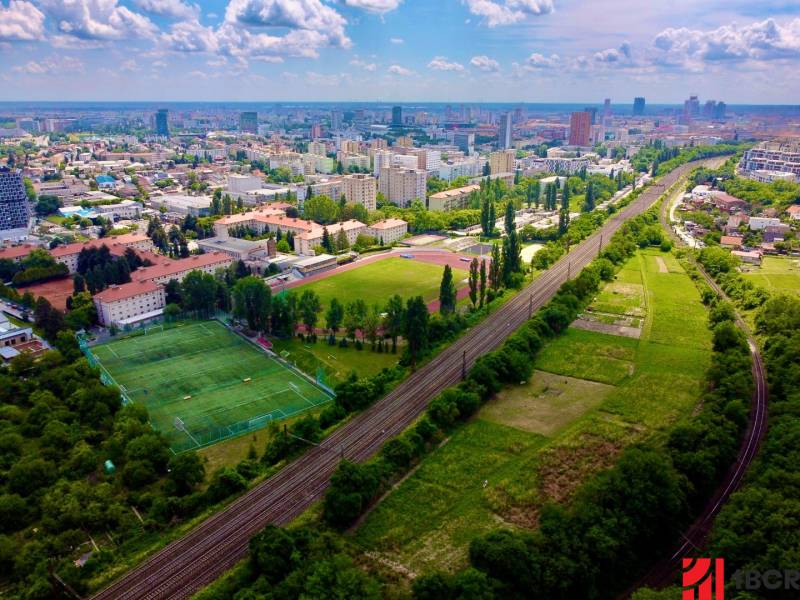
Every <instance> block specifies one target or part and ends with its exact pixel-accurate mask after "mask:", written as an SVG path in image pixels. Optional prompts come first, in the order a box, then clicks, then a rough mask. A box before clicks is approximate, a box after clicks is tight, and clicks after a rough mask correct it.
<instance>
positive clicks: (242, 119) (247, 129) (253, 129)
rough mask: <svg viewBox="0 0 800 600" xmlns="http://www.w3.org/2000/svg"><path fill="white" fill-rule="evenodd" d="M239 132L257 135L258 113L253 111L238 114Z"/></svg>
mask: <svg viewBox="0 0 800 600" xmlns="http://www.w3.org/2000/svg"><path fill="white" fill-rule="evenodd" d="M239 131H241V132H242V133H253V134H258V113H257V112H255V111H248V112H243V113H239Z"/></svg>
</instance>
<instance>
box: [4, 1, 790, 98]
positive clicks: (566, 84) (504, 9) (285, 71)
mask: <svg viewBox="0 0 800 600" xmlns="http://www.w3.org/2000/svg"><path fill="white" fill-rule="evenodd" d="M0 64H2V65H3V67H2V70H1V71H0V100H25V99H30V100H58V99H64V100H259V101H270V100H381V101H388V100H394V101H414V100H432V101H452V102H461V101H510V102H519V101H527V102H556V101H564V102H568V101H587V102H588V101H594V102H597V101H601V100H602V98H605V97H610V98H612V100H614V101H616V102H629V101H630V99H631V98H632V97H633V96H636V95H644V96H647V98H648V100H649V101H650V102H677V101H681V100H682V99H684V98H685V97H687V96H688V95H689V94H690V93H694V94H699V95H700V96H701V98H702V99H707V98H715V99H723V100H726V101H727V102H728V103H781V104H798V103H799V102H800V101H799V100H798V98H800V69H799V68H798V67H800V2H797V1H795V2H790V1H786V0H759V1H752V0H747V1H744V0H726V1H722V0H705V1H704V2H699V1H697V0H670V1H669V2H651V1H649V0H647V1H644V2H642V1H641V0H640V1H638V2H635V1H629V0H604V1H596V0H591V1H589V0H209V1H195V2H192V1H191V0H0Z"/></svg>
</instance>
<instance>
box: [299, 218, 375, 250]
mask: <svg viewBox="0 0 800 600" xmlns="http://www.w3.org/2000/svg"><path fill="white" fill-rule="evenodd" d="M308 222H310V221H308ZM313 225H314V227H313V228H311V229H309V230H308V231H305V232H303V233H300V234H298V235H296V236H295V237H294V251H295V252H297V253H298V254H301V255H305V256H313V255H315V254H316V250H315V249H316V248H317V247H318V246H322V238H323V237H324V235H325V229H327V230H328V235H329V236H330V238H331V239H332V240H334V241H335V240H336V237H337V236H338V235H339V232H340V231H344V232H345V235H346V236H347V243H348V244H349V245H350V246H352V245H353V244H355V243H356V240H357V239H358V236H359V235H360V234H362V233H366V231H367V226H366V225H364V223H362V222H361V221H356V220H355V219H350V220H349V221H344V222H342V223H334V224H333V225H327V226H325V227H323V226H322V225H318V224H317V223H313Z"/></svg>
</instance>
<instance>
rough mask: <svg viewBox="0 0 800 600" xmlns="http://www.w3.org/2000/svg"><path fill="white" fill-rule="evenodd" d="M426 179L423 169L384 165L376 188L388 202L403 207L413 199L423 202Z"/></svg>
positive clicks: (408, 204)
mask: <svg viewBox="0 0 800 600" xmlns="http://www.w3.org/2000/svg"><path fill="white" fill-rule="evenodd" d="M427 181H428V177H427V173H426V172H425V171H420V170H419V169H404V168H402V167H388V166H386V167H383V168H382V169H381V176H380V179H379V180H378V188H379V191H380V192H381V194H383V195H384V197H385V198H386V199H387V200H388V201H389V202H392V203H393V204H396V205H398V206H400V207H403V208H405V207H407V206H410V205H411V203H412V202H413V201H414V200H421V201H422V202H423V203H424V202H425V192H426V183H427Z"/></svg>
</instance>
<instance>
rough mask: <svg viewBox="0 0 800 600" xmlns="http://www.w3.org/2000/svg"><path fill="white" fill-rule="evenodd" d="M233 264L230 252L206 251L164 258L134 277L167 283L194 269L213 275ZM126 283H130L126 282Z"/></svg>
mask: <svg viewBox="0 0 800 600" xmlns="http://www.w3.org/2000/svg"><path fill="white" fill-rule="evenodd" d="M231 264H233V258H231V256H229V255H228V254H223V253H222V252H206V253H205V254H195V255H193V256H189V257H188V258H182V259H180V260H170V259H168V258H164V259H162V260H161V261H160V262H159V263H157V264H154V265H152V266H149V267H142V268H140V269H137V270H136V272H135V274H134V276H133V277H134V279H135V280H136V281H145V280H148V281H154V282H156V283H167V282H168V281H170V280H172V279H174V280H176V281H178V282H180V281H183V278H184V277H186V276H187V275H188V274H189V273H191V272H192V271H203V272H204V273H209V274H211V275H213V274H214V272H215V271H216V270H217V269H221V268H224V267H227V266H229V265H231ZM124 285H129V284H127V283H126V284H124ZM120 287H123V286H120Z"/></svg>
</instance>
